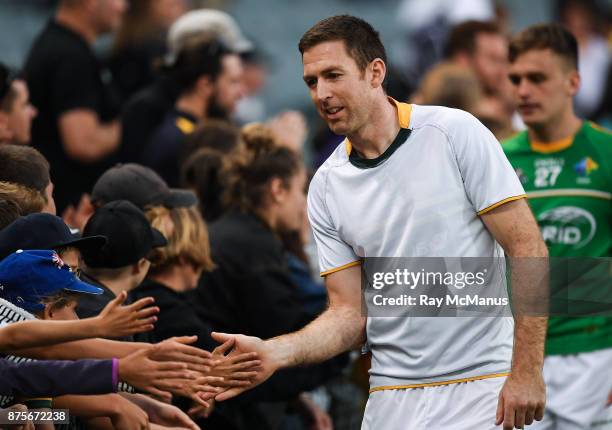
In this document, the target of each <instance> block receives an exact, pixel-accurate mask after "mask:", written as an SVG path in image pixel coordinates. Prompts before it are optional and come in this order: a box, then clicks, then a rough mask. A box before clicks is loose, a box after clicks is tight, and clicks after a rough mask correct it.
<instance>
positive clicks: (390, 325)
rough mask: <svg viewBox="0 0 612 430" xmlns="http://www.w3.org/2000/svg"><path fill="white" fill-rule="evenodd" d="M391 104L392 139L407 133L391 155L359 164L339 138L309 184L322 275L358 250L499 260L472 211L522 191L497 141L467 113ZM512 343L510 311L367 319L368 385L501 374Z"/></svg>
mask: <svg viewBox="0 0 612 430" xmlns="http://www.w3.org/2000/svg"><path fill="white" fill-rule="evenodd" d="M394 102H395V101H394ZM395 104H396V107H397V109H398V118H399V122H400V126H401V127H402V129H403V131H400V135H398V139H401V138H402V137H403V136H406V135H408V137H407V138H406V139H405V141H403V143H402V142H401V141H399V140H398V139H396V142H394V144H392V145H391V147H390V148H392V149H393V151H391V152H392V154H391V155H390V156H388V157H387V156H386V155H387V152H389V150H387V151H386V152H385V154H383V155H382V156H381V157H379V159H378V160H366V161H365V162H363V160H362V164H359V163H357V162H356V161H355V160H354V159H353V160H352V159H351V157H349V154H350V151H351V146H350V142H348V141H347V140H345V141H344V142H343V143H342V144H340V145H339V146H338V148H336V150H335V151H334V153H333V154H332V155H331V156H330V157H329V158H328V159H327V161H326V162H325V163H324V164H323V165H322V166H321V167H320V168H319V170H318V171H317V173H316V174H315V176H314V178H313V180H312V182H311V185H310V189H309V192H308V214H309V218H310V223H311V225H312V228H313V231H314V235H315V239H316V242H317V248H318V253H319V264H320V270H321V275H322V276H324V275H327V274H329V273H332V272H334V271H337V270H342V269H343V268H346V267H349V266H351V265H357V264H360V262H361V260H362V259H363V258H366V257H503V250H502V249H501V247H500V246H499V245H498V244H497V242H495V240H494V238H493V237H492V236H491V234H490V233H489V232H488V230H487V229H486V228H485V225H484V224H483V222H482V221H481V219H480V218H479V214H482V213H484V212H486V211H488V210H491V209H493V208H495V207H497V206H499V205H500V204H503V203H505V202H508V201H512V200H516V199H519V198H523V197H524V196H525V192H524V190H523V187H522V185H521V183H520V181H519V180H518V178H517V175H516V174H515V172H514V171H513V169H512V167H511V166H510V163H509V162H508V160H507V159H506V157H505V155H504V153H503V151H502V149H501V147H500V144H499V143H498V141H497V140H496V139H495V137H494V136H493V135H492V134H491V132H489V130H487V129H486V128H485V127H484V126H483V125H482V124H481V123H480V122H479V121H478V120H476V119H475V118H474V117H473V116H472V115H470V114H469V113H467V112H463V111H461V110H457V109H449V108H444V107H437V106H418V105H408V104H404V103H397V102H395ZM405 129H409V130H410V132H409V133H407V130H405ZM398 141H399V142H400V144H399V145H397V142H398ZM364 164H367V165H365V166H364ZM500 282H505V279H504V277H503V276H501V277H500ZM512 341H513V321H512V318H508V317H505V318H500V317H497V318H483V317H461V318H457V317H455V318H445V317H434V318H426V317H398V318H389V317H387V318H373V317H368V322H367V342H368V346H369V348H370V350H371V351H372V367H371V370H370V385H371V387H372V388H374V389H376V388H379V389H380V388H382V387H389V386H393V387H397V386H398V385H399V386H402V387H403V386H406V385H408V386H412V385H419V384H425V383H437V382H441V381H450V380H462V379H464V378H468V379H479V378H481V377H487V376H491V375H497V374H499V373H504V372H508V371H509V369H510V359H511V354H512Z"/></svg>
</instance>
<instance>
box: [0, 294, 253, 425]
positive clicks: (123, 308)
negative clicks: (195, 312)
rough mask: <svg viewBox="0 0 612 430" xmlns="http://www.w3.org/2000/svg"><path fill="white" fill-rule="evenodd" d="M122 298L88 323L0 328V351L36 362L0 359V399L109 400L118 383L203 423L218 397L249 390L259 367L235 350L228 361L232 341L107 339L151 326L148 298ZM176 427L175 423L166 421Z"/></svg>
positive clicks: (153, 310)
mask: <svg viewBox="0 0 612 430" xmlns="http://www.w3.org/2000/svg"><path fill="white" fill-rule="evenodd" d="M126 298H127V294H126V293H125V292H122V293H121V294H119V296H117V297H116V298H115V299H114V300H113V301H111V302H110V303H108V304H107V306H106V307H105V308H104V309H103V311H102V312H101V313H100V314H99V315H97V316H96V317H93V318H87V319H83V320H70V321H56V320H27V321H20V322H15V323H12V324H8V325H5V326H2V327H0V352H2V353H3V354H14V355H16V356H20V357H27V358H33V359H37V360H40V361H28V362H20V363H12V362H9V360H0V379H2V380H3V384H0V385H2V387H0V397H1V395H11V396H16V397H21V398H27V397H38V396H45V397H50V396H53V397H56V396H63V395H70V394H72V395H79V396H83V395H85V397H90V396H92V395H101V394H108V393H112V392H114V391H116V390H117V389H118V387H119V382H124V383H127V384H129V385H131V386H132V387H134V388H136V389H138V390H140V391H142V392H145V393H149V394H151V395H152V396H154V397H155V398H157V399H159V400H161V401H163V402H170V400H171V399H172V397H173V396H179V397H186V398H189V399H191V400H192V406H193V407H192V409H191V410H190V411H189V415H191V416H208V415H209V414H210V412H211V410H212V407H213V404H214V398H215V397H216V396H217V395H220V394H222V393H224V392H226V391H228V390H231V389H236V388H241V387H244V388H246V387H248V386H250V385H252V382H253V379H254V378H255V377H256V375H257V372H258V370H259V367H260V365H261V362H260V360H259V359H258V354H257V353H256V352H245V353H236V352H235V351H234V352H233V353H232V354H230V355H228V352H229V351H230V350H232V349H233V347H234V339H228V340H227V341H225V342H223V343H222V344H221V345H219V346H218V347H217V348H215V349H214V350H213V351H212V352H209V351H206V350H203V349H200V348H197V347H195V346H192V344H193V343H194V342H196V341H197V336H183V337H173V338H170V339H167V340H164V341H162V342H159V343H156V344H148V343H140V342H121V341H114V340H108V338H119V337H125V336H128V335H133V334H137V333H142V332H146V331H149V330H151V329H153V326H154V324H155V322H156V320H157V317H156V314H157V313H158V312H159V308H158V307H155V306H154V300H153V298H151V297H147V298H143V299H140V300H138V301H136V302H134V303H132V304H129V305H124V302H125V300H126ZM0 307H5V308H7V307H8V308H10V307H11V304H10V303H8V302H6V301H4V300H2V299H0ZM67 360H70V361H67ZM111 363H112V364H111ZM101 374H103V376H102V377H101V376H100V375H101ZM122 396H124V397H129V396H132V398H130V400H131V401H132V403H136V404H138V405H139V406H140V408H141V409H142V410H147V409H149V411H148V415H149V416H151V415H160V414H161V413H160V411H165V414H166V415H168V414H169V413H170V412H169V411H172V413H170V415H174V416H175V418H177V417H179V415H181V414H182V412H181V411H180V410H178V409H176V408H174V407H172V406H170V405H165V406H160V405H161V402H158V401H155V400H153V399H151V398H149V397H147V396H141V395H129V394H122ZM136 396H139V397H136ZM66 397H70V396H66ZM72 397H74V396H72ZM117 397H119V396H117ZM127 403H129V402H127ZM141 403H142V404H141ZM152 405H153V406H154V407H152ZM54 407H58V406H57V403H56V404H55V405H54ZM124 412H125V411H124ZM119 415H121V414H119ZM161 415H163V414H161ZM182 415H184V414H182ZM108 416H110V414H109V415H108ZM146 421H147V422H148V418H147V420H146ZM162 421H163V420H162ZM177 421H178V422H181V419H178V418H177V419H176V420H170V422H175V423H176V422H177ZM182 422H183V424H184V426H186V427H190V425H188V424H189V423H191V424H193V422H192V421H191V420H189V418H188V417H187V416H183V417H182ZM193 425H195V424H193ZM191 427H192V426H191ZM193 428H197V426H195V427H193Z"/></svg>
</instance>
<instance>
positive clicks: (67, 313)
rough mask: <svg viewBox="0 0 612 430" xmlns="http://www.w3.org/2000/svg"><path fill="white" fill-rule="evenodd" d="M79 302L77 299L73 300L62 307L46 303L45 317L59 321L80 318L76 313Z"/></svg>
mask: <svg viewBox="0 0 612 430" xmlns="http://www.w3.org/2000/svg"><path fill="white" fill-rule="evenodd" d="M77 304H78V302H77V301H76V300H73V301H70V302H68V303H67V304H66V305H65V306H62V307H54V308H52V307H51V305H46V307H45V311H44V318H43V319H45V320H58V321H65V320H78V319H79V317H78V316H77V313H76V307H77Z"/></svg>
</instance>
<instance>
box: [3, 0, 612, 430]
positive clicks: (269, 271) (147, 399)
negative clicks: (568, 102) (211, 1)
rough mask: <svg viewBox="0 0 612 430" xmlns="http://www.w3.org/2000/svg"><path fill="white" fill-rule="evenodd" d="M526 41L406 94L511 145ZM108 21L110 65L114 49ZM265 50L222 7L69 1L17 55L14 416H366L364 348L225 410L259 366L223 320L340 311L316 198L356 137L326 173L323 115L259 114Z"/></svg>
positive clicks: (483, 45)
mask: <svg viewBox="0 0 612 430" xmlns="http://www.w3.org/2000/svg"><path fill="white" fill-rule="evenodd" d="M559 3H560V8H561V9H560V11H561V12H560V17H561V19H562V20H563V22H564V23H565V24H566V26H567V27H568V28H569V29H570V30H572V32H573V33H574V34H575V36H576V38H577V40H578V42H579V46H580V64H581V73H582V75H583V87H582V90H581V92H580V93H579V94H578V97H577V99H576V108H577V110H578V112H579V113H580V114H581V115H582V116H583V117H585V118H593V119H595V118H600V119H604V120H605V119H609V116H610V114H611V113H612V103H610V97H611V91H610V90H611V88H612V79H611V73H610V70H611V64H612V63H611V62H610V48H609V44H608V43H607V41H606V34H605V33H603V32H602V31H601V28H600V27H598V26H597V25H596V22H597V18H598V16H597V10H596V9H594V7H592V6H593V4H592V3H591V2H584V1H562V2H559ZM506 31H507V30H506V27H505V26H504V25H502V24H501V23H499V22H495V21H494V20H491V21H475V20H468V21H464V22H461V23H458V24H456V25H454V26H453V27H452V28H450V29H449V31H448V34H447V37H446V38H445V40H444V43H443V46H441V47H440V48H441V49H439V52H440V56H441V57H442V58H436V59H435V61H434V64H433V66H431V67H429V68H427V69H426V70H423V72H424V73H423V74H422V76H419V78H418V80H416V81H415V82H412V84H413V85H414V88H413V91H411V92H406V93H401V94H400V93H393V91H391V89H390V93H391V95H393V96H394V97H396V98H397V99H400V100H411V101H413V102H415V103H419V104H434V105H444V106H449V107H455V108H460V109H463V110H466V111H468V112H471V113H472V114H474V115H475V116H476V117H478V118H479V119H480V120H481V121H482V122H483V123H484V124H485V125H486V126H487V127H488V128H489V129H490V130H491V131H492V132H493V133H494V134H495V136H496V137H497V138H498V139H500V140H501V139H505V138H507V137H509V136H510V135H512V134H513V133H514V132H516V131H517V130H521V129H522V128H524V125H523V124H522V122H521V120H520V117H519V116H518V115H517V113H516V109H515V106H514V103H513V100H512V97H511V95H510V87H511V85H512V83H511V81H510V80H509V79H508V77H507V75H508V69H507V67H508V34H507V32H506ZM107 33H114V35H115V37H114V42H113V45H112V50H111V56H110V58H108V59H101V58H99V57H98V56H97V55H96V53H95V52H94V50H93V47H92V45H93V44H94V42H95V41H96V40H97V39H98V38H99V37H100V36H102V35H104V34H107ZM296 55H297V53H296ZM264 62H265V59H264V57H263V55H262V54H261V51H260V50H259V47H255V46H254V44H253V43H252V42H251V41H250V40H248V39H247V38H246V37H245V36H244V35H243V34H242V32H241V30H240V28H239V27H238V25H237V23H236V22H235V21H234V20H233V19H232V17H231V16H229V15H228V14H226V13H224V12H221V11H218V10H212V9H198V10H191V11H190V10H188V7H187V3H186V2H184V1H180V0H164V1H161V0H160V1H154V0H132V1H131V2H130V4H129V8H128V2H127V1H126V0H60V1H59V5H58V7H57V11H56V13H55V14H54V16H53V18H52V19H51V20H50V21H49V22H48V24H47V25H46V27H45V28H44V30H43V31H42V32H41V34H40V35H39V36H38V37H37V38H36V40H35V42H34V43H33V45H32V47H31V49H30V52H29V53H28V55H27V60H26V62H25V64H24V65H23V68H22V69H21V70H19V71H14V70H9V69H8V68H7V67H5V66H0V259H1V261H0V352H1V353H2V354H3V357H4V358H2V359H0V380H1V381H2V382H1V383H0V396H1V397H0V408H8V409H10V410H15V411H18V410H28V409H29V410H39V409H42V410H45V409H49V408H54V409H62V408H63V409H69V410H70V417H71V419H70V423H69V424H67V425H65V426H67V427H64V428H119V429H132V428H134V429H135V428H139V429H141V428H149V427H150V428H163V427H172V428H175V427H180V428H192V429H195V428H198V426H202V427H203V428H207V429H215V428H223V429H229V430H231V429H247V428H249V429H264V428H266V429H267V428H278V429H291V428H316V429H331V428H336V429H338V428H355V425H356V423H359V422H360V417H361V408H362V406H363V403H364V401H365V399H366V397H367V382H364V380H365V378H366V372H367V367H368V365H367V358H366V357H365V356H359V354H357V353H354V354H353V355H344V356H340V357H337V358H335V359H333V360H331V361H328V362H324V363H321V364H319V365H316V366H310V367H305V368H297V369H291V370H284V371H282V372H279V373H278V374H276V375H275V376H274V377H272V378H271V379H270V380H269V381H267V382H266V383H264V384H262V385H261V386H259V387H257V388H256V389H254V390H252V391H249V392H247V393H245V394H244V395H241V396H239V397H238V398H236V399H233V400H230V401H227V402H219V403H216V402H215V401H214V396H215V394H217V393H219V392H220V391H222V390H224V389H226V388H228V387H233V386H236V385H240V384H244V383H245V381H247V380H248V379H249V378H251V377H252V375H253V372H254V371H255V370H256V369H257V367H258V365H259V361H258V357H257V356H256V354H243V355H238V356H231V357H230V356H227V355H226V353H227V352H228V351H229V350H230V349H231V347H232V345H231V343H224V344H220V343H219V342H217V341H216V340H215V338H214V335H213V334H212V333H213V332H214V331H218V332H226V333H244V334H248V335H254V336H258V337H261V338H270V337H274V336H277V335H281V334H285V333H288V332H292V331H295V330H297V329H299V328H301V327H303V326H304V325H306V324H307V323H308V322H310V321H312V320H313V319H314V318H315V317H316V316H317V315H318V314H319V313H320V312H321V311H322V310H323V309H324V308H325V306H326V294H325V290H324V288H323V286H322V284H321V282H320V281H319V280H318V279H317V277H316V276H313V272H315V273H316V270H312V264H311V261H313V259H312V256H311V255H310V252H309V250H310V247H309V244H310V242H311V233H310V226H309V224H308V219H307V217H306V190H307V188H308V181H309V177H310V176H311V172H312V170H311V167H316V165H318V164H320V163H321V161H322V160H324V159H325V157H326V154H329V153H330V152H331V150H332V149H333V148H334V147H335V146H336V145H337V143H338V142H339V140H340V137H338V136H334V135H332V134H331V132H329V131H327V130H319V131H317V132H316V133H313V135H314V141H313V147H314V149H315V154H314V156H313V157H312V159H313V160H314V163H313V164H314V166H309V165H307V164H306V163H305V161H304V158H303V156H302V150H303V146H304V142H305V141H306V136H307V134H308V133H307V128H306V122H305V119H304V117H303V116H302V115H301V114H299V113H297V112H292V111H287V112H283V113H281V114H279V115H278V116H276V117H274V118H270V119H267V121H266V122H258V123H252V124H248V125H244V123H246V122H248V121H250V120H252V119H260V118H261V109H260V106H259V104H258V99H257V92H258V91H259V90H260V88H261V86H262V82H263V80H264V79H265V71H264V70H265V66H264ZM417 83H418V85H416V84H417ZM390 88H395V89H397V88H403V87H402V86H392V87H390ZM58 215H59V216H58ZM111 339H113V340H111ZM364 387H366V388H365V390H364ZM5 412H6V411H5ZM45 426H46V427H48V425H37V427H40V428H45ZM62 426H63V425H62ZM62 426H58V425H56V427H62Z"/></svg>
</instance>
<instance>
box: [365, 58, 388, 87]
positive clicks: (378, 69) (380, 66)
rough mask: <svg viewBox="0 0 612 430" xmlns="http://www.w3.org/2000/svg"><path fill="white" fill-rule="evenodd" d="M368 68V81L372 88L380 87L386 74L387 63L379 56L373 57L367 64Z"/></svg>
mask: <svg viewBox="0 0 612 430" xmlns="http://www.w3.org/2000/svg"><path fill="white" fill-rule="evenodd" d="M368 69H369V71H370V75H371V78H370V83H371V85H372V88H378V87H380V86H381V85H382V84H383V82H384V81H385V76H386V75H387V65H386V64H385V62H384V61H383V60H381V59H380V58H375V59H374V60H373V61H372V62H371V63H370V64H369V65H368Z"/></svg>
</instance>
